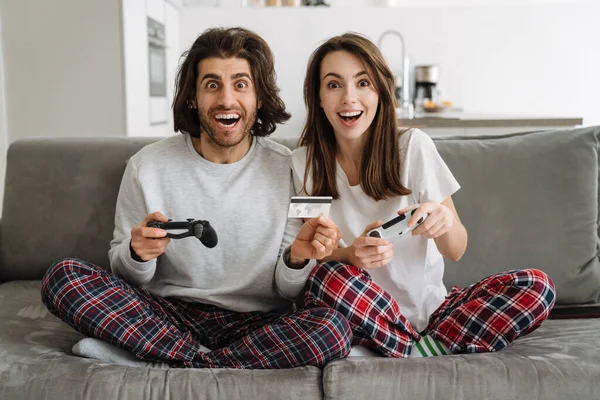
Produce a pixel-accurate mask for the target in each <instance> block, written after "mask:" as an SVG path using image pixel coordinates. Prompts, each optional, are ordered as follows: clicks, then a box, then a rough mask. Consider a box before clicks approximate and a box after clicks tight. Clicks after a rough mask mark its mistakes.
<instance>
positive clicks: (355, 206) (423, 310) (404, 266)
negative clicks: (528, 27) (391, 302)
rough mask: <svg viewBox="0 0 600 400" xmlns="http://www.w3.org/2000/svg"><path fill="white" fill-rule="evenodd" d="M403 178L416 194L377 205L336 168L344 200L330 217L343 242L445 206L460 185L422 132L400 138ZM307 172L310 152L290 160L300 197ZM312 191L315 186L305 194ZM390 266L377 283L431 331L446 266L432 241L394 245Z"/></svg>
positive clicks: (408, 239) (409, 239)
mask: <svg viewBox="0 0 600 400" xmlns="http://www.w3.org/2000/svg"><path fill="white" fill-rule="evenodd" d="M399 140H400V157H401V160H402V171H401V178H402V183H403V185H404V186H405V187H407V188H408V189H410V190H411V191H412V194H410V195H407V196H397V197H393V198H391V199H388V200H380V201H375V200H374V199H372V198H370V197H368V196H367V195H366V194H365V193H364V192H363V191H362V189H361V187H360V185H356V186H350V184H349V182H348V178H347V177H346V174H345V173H344V171H343V170H342V168H341V167H340V165H339V164H337V171H336V180H337V187H338V191H339V193H340V198H339V199H338V200H334V201H333V203H332V205H331V211H330V214H329V217H330V218H331V219H332V220H333V221H334V222H335V223H336V224H337V226H338V227H339V229H340V231H341V233H342V238H343V240H344V241H345V243H347V244H348V245H351V244H352V242H353V241H354V239H355V238H357V237H358V236H360V235H361V234H362V232H363V231H364V229H365V227H366V226H367V225H369V224H370V223H372V222H375V221H377V220H382V221H383V222H384V223H385V222H387V221H388V220H390V219H392V218H394V217H396V216H397V215H398V213H397V212H398V210H401V209H403V208H405V207H408V206H411V205H413V204H422V203H425V202H427V201H435V202H438V203H440V202H442V201H443V200H445V199H446V198H448V197H450V196H451V195H452V194H453V193H455V192H456V191H457V190H458V189H460V185H459V184H458V182H457V181H456V179H455V178H454V176H453V175H452V173H451V172H450V170H449V169H448V166H447V165H446V163H445V162H444V161H443V160H442V158H441V156H440V155H439V153H438V151H437V149H436V148H435V144H434V143H433V141H432V140H431V138H430V137H429V136H428V135H427V134H425V133H424V132H422V131H421V130H418V129H410V130H408V131H406V132H404V133H403V134H401V135H400V139H399ZM305 169H306V148H305V147H300V148H297V149H296V150H294V152H293V154H292V170H293V176H294V185H295V189H296V193H297V194H299V195H306V193H305V192H304V191H302V187H303V180H304V171H305ZM311 190H312V180H311V179H310V175H309V180H308V182H307V191H308V192H309V193H310V191H311ZM392 242H393V244H394V256H393V258H392V261H391V262H390V263H389V264H387V265H384V266H383V267H380V268H375V269H371V270H369V274H370V275H371V278H372V279H373V281H374V282H375V283H377V284H378V285H379V286H380V287H381V288H383V289H384V290H385V291H386V292H388V293H389V294H390V295H391V296H392V297H393V298H394V299H395V300H396V301H397V302H398V305H399V306H400V312H401V313H402V314H403V315H404V316H405V317H406V318H407V319H408V320H409V321H410V322H411V323H412V325H413V327H414V328H415V329H416V330H417V331H422V330H423V329H425V328H426V327H427V322H428V319H429V316H430V315H431V314H432V313H433V312H434V311H435V310H436V309H437V308H438V307H439V306H440V304H441V303H442V302H443V301H444V298H445V296H446V294H447V291H446V288H445V286H444V283H443V281H442V279H443V276H444V260H443V257H442V255H441V254H440V252H439V251H438V249H437V246H436V244H435V242H434V241H433V240H429V239H427V238H426V237H425V236H423V235H418V236H412V235H407V236H404V237H401V238H397V239H393V240H392Z"/></svg>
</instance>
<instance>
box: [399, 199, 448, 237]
mask: <svg viewBox="0 0 600 400" xmlns="http://www.w3.org/2000/svg"><path fill="white" fill-rule="evenodd" d="M415 207H419V209H418V210H417V211H416V212H415V213H414V215H413V216H412V217H410V219H409V220H408V226H409V227H411V226H413V225H414V224H415V223H416V222H417V221H418V220H419V219H420V218H421V217H423V216H425V214H429V215H428V216H427V219H426V220H425V222H423V223H422V224H421V226H418V227H416V228H415V230H414V231H412V234H413V236H416V235H423V236H425V237H427V238H429V239H436V238H438V237H440V236H442V235H443V234H445V233H447V232H449V231H450V229H452V226H453V225H454V212H453V211H452V210H451V209H450V208H448V207H446V206H445V205H443V204H441V203H437V202H435V201H428V202H427V203H423V204H421V205H419V204H415V205H412V206H410V207H407V208H405V209H403V210H400V211H398V214H403V213H405V212H406V211H408V210H410V209H413V208H415Z"/></svg>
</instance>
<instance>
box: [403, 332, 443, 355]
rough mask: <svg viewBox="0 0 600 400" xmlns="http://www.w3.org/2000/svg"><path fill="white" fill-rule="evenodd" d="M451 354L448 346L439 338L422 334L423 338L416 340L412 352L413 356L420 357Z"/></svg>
mask: <svg viewBox="0 0 600 400" xmlns="http://www.w3.org/2000/svg"><path fill="white" fill-rule="evenodd" d="M447 354H451V353H450V350H448V349H447V348H446V346H444V345H443V344H442V343H440V341H439V340H435V339H434V338H432V337H431V336H429V335H427V336H422V337H421V340H419V341H418V342H415V344H414V345H413V348H412V350H411V352H410V357H411V358H418V357H433V356H445V355H447Z"/></svg>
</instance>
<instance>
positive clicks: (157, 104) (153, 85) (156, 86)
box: [148, 18, 169, 125]
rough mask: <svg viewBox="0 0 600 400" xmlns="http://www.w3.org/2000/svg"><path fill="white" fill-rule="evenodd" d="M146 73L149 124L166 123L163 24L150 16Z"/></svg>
mask: <svg viewBox="0 0 600 400" xmlns="http://www.w3.org/2000/svg"><path fill="white" fill-rule="evenodd" d="M148 75H149V85H150V88H149V89H150V104H149V113H150V121H149V122H150V125H158V124H166V123H167V119H168V110H169V108H168V104H167V52H166V45H165V26H164V25H163V24H161V23H160V22H158V21H156V20H154V19H152V18H148Z"/></svg>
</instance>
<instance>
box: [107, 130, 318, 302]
mask: <svg viewBox="0 0 600 400" xmlns="http://www.w3.org/2000/svg"><path fill="white" fill-rule="evenodd" d="M290 161H291V152H290V150H289V149H288V148H287V147H285V146H282V145H280V144H278V143H275V142H274V141H272V140H269V139H266V138H256V137H255V138H253V141H252V145H251V147H250V150H249V151H248V153H247V154H246V155H245V156H244V158H242V159H241V160H240V161H238V162H235V163H233V164H214V163H212V162H210V161H207V160H206V159H204V158H203V157H201V156H200V155H199V154H198V153H197V152H196V151H195V149H194V147H193V144H192V141H191V138H190V136H189V135H188V134H179V135H176V136H172V137H169V138H167V139H164V140H161V141H159V142H156V143H153V144H151V145H149V146H146V147H144V148H143V149H142V150H140V151H139V152H138V153H137V154H135V155H134V156H133V157H132V158H131V159H130V160H129V162H128V163H127V167H126V169H125V173H124V175H123V180H122V182H121V188H120V191H119V196H118V199H117V207H116V214H115V230H114V235H113V240H112V241H111V244H110V245H111V249H110V251H109V257H110V262H111V268H112V271H113V272H114V273H115V274H116V275H118V276H120V277H122V278H123V279H125V280H126V281H127V282H129V283H132V284H134V285H137V286H143V287H145V288H146V289H148V290H149V291H150V292H152V293H154V294H156V295H158V296H161V297H175V298H178V299H182V300H186V301H191V302H194V301H197V302H201V303H205V304H212V305H216V306H218V307H221V308H225V309H228V310H233V311H239V312H245V311H271V310H275V309H281V308H284V307H286V306H287V305H288V304H289V302H288V301H285V300H284V298H287V299H292V298H295V297H297V296H298V295H299V294H300V292H301V291H302V289H303V287H304V284H305V282H306V279H307V277H308V275H309V273H310V271H311V270H312V268H313V267H314V265H315V264H316V262H315V261H314V260H311V261H310V262H309V263H308V264H307V265H306V266H305V267H304V268H303V269H301V270H295V269H291V268H288V267H287V266H286V265H285V263H284V262H283V250H284V249H285V248H286V247H288V246H289V245H290V244H291V242H292V241H293V240H294V239H295V237H296V234H297V233H298V231H299V230H300V226H301V221H300V220H291V219H290V220H288V219H287V212H288V207H289V202H290V197H291V196H292V195H293V193H294V190H293V187H292V182H291V174H290ZM155 211H160V212H161V213H163V214H164V215H165V216H166V217H167V218H170V219H172V220H173V221H185V220H186V219H187V218H194V219H198V220H208V221H209V222H210V224H211V225H212V226H213V227H214V229H215V231H216V232H217V235H218V238H219V242H218V244H217V246H216V247H214V248H212V249H209V248H207V247H205V246H204V245H202V243H200V241H199V240H198V239H196V238H194V237H188V238H184V239H171V242H170V243H169V244H168V245H167V248H166V250H165V252H164V253H163V254H162V255H161V256H160V257H158V259H153V260H150V261H147V262H137V261H135V260H134V259H133V258H132V257H131V253H130V249H129V245H130V243H131V229H132V228H133V227H134V226H135V225H138V224H139V223H141V222H142V221H143V220H144V218H146V216H147V215H148V214H150V213H152V212H155Z"/></svg>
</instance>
